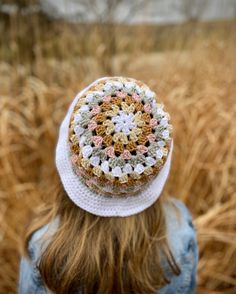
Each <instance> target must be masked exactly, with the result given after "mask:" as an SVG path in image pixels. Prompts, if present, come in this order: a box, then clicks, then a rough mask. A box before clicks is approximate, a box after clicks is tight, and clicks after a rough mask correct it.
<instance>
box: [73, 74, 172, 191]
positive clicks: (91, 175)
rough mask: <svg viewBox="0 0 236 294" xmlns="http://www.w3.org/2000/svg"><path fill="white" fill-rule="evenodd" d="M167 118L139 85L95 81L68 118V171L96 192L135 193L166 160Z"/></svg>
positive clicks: (129, 81)
mask: <svg viewBox="0 0 236 294" xmlns="http://www.w3.org/2000/svg"><path fill="white" fill-rule="evenodd" d="M169 119H170V118H169V114H168V113H166V112H165V111H164V110H163V105H161V104H158V103H157V101H156V95H155V93H154V92H152V91H151V90H150V89H149V88H148V87H147V86H146V85H145V84H143V83H141V82H139V81H136V80H134V79H129V78H109V79H106V80H105V81H100V82H98V83H97V84H96V85H95V86H94V85H93V86H92V87H90V88H89V89H88V90H87V91H86V92H85V93H84V94H83V95H82V97H80V98H79V100H78V102H77V104H76V106H75V107H74V110H73V114H72V116H71V119H70V125H69V145H70V158H71V162H72V166H73V170H74V172H75V173H76V174H77V175H78V176H79V177H80V179H81V180H82V181H83V182H84V183H85V184H86V185H87V186H89V188H91V189H92V190H95V191H96V192H97V193H103V194H105V195H107V196H122V195H123V196H125V195H127V194H129V195H131V194H135V193H137V192H139V191H140V190H142V189H143V188H144V187H145V186H146V184H148V183H149V182H150V181H151V180H152V179H153V178H154V177H156V176H157V175H158V173H159V171H160V169H161V168H162V167H163V165H164V163H165V161H166V158H167V156H168V153H169V149H170V142H171V137H170V133H171V130H172V127H171V125H170V124H169Z"/></svg>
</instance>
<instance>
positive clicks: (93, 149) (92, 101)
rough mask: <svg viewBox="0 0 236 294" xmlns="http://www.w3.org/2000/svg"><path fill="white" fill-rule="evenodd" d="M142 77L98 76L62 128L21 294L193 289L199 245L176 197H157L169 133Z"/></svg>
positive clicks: (23, 268) (28, 247)
mask: <svg viewBox="0 0 236 294" xmlns="http://www.w3.org/2000/svg"><path fill="white" fill-rule="evenodd" d="M171 130H172V127H171V125H170V118H169V114H168V113H167V112H165V111H164V110H163V106H162V105H161V104H158V102H157V100H156V96H155V93H154V92H152V91H151V90H150V89H149V88H148V87H147V86H146V85H145V84H143V83H142V82H139V81H136V80H134V79H129V78H121V77H114V78H102V79H99V80H97V81H95V82H94V83H92V84H91V85H90V86H88V87H87V88H86V89H84V90H83V91H82V92H80V93H79V94H78V95H77V96H76V97H75V99H74V100H73V102H72V104H71V106H70V108H69V110H68V112H67V114H66V116H65V118H64V120H63V122H62V125H61V127H60V133H59V139H58V143H57V148H56V167H57V170H58V174H59V176H60V181H59V184H58V187H57V188H58V191H57V193H55V201H54V203H53V205H52V206H51V207H46V208H45V209H44V210H42V211H41V213H40V215H39V216H38V218H37V219H36V220H35V222H34V223H32V224H31V227H30V228H29V231H28V234H27V237H26V242H25V257H23V258H22V259H21V265H20V280H19V293H20V294H27V293H30V294H33V293H58V294H67V293H70V294H71V293H72V294H73V293H86V294H91V293H92V294H94V293H99V294H108V293H109V294H111V293H112V294H113V293H115V294H116V293H121V294H123V293H128V294H129V293H135V294H136V293H141V294H144V293H147V294H150V293H181V294H184V293H194V291H195V280H196V268H197V262H198V252H197V243H196V235H195V230H194V227H193V224H192V221H191V216H190V214H189V212H188V210H187V208H186V207H185V206H184V204H183V203H181V202H179V201H177V200H174V199H172V198H168V199H163V196H161V197H160V195H161V192H162V190H163V187H164V185H165V182H166V180H167V177H168V174H169V170H170V164H171V155H172V150H173V140H172V137H171Z"/></svg>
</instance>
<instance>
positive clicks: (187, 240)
mask: <svg viewBox="0 0 236 294" xmlns="http://www.w3.org/2000/svg"><path fill="white" fill-rule="evenodd" d="M164 211H165V218H166V229H167V237H168V241H169V246H170V249H171V251H172V252H173V254H174V256H175V258H176V259H177V260H178V259H180V256H181V255H182V254H184V253H186V252H188V251H189V248H190V247H191V246H194V244H195V245H196V230H195V227H194V224H193V220H192V216H191V213H190V212H189V210H188V208H187V207H186V206H185V204H184V203H183V202H182V201H180V200H177V199H175V198H169V199H168V201H166V202H165V204H164Z"/></svg>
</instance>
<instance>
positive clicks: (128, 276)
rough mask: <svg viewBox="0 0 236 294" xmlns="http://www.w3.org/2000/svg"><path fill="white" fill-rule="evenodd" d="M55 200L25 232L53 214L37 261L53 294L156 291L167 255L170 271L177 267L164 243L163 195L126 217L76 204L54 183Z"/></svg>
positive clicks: (42, 222)
mask: <svg viewBox="0 0 236 294" xmlns="http://www.w3.org/2000/svg"><path fill="white" fill-rule="evenodd" d="M55 197H56V199H55V200H54V202H53V203H52V204H51V205H46V206H45V207H44V208H43V209H41V211H40V213H39V214H38V216H37V218H36V219H35V220H34V221H33V222H32V223H31V225H30V228H28V232H27V234H26V240H25V253H26V254H27V248H28V242H29V240H30V238H31V236H32V234H33V233H34V232H35V231H36V230H38V229H39V228H40V227H42V226H43V225H45V224H47V223H49V222H50V221H52V220H53V219H55V217H58V218H59V220H60V221H59V225H58V228H57V230H56V231H55V233H54V235H53V236H52V238H51V239H50V242H49V244H48V245H47V247H46V249H45V250H44V251H43V252H42V255H41V256H40V260H39V271H40V274H41V278H42V281H43V282H44V284H45V286H46V287H47V288H48V289H50V290H51V291H52V292H54V293H57V294H62V293H63V294H67V293H68V294H69V293H70V294H73V293H78V290H79V289H80V291H81V293H86V294H94V293H98V294H111V293H112V294H116V293H119V294H123V293H142V294H146V293H147V294H150V293H154V292H155V291H156V290H157V289H159V288H161V287H163V286H164V285H165V284H167V283H168V280H167V279H166V277H165V272H164V270H163V269H162V265H161V257H162V259H163V258H165V259H166V261H167V264H169V266H170V269H171V271H172V272H173V273H174V274H179V273H180V270H179V268H178V266H177V264H176V262H175V260H174V257H173V255H172V253H171V250H170V248H169V246H168V242H167V236H166V224H165V215H164V210H163V201H164V200H162V197H160V198H159V200H157V201H156V203H155V204H153V205H152V206H151V207H149V208H148V209H146V210H145V211H143V212H141V213H139V214H137V215H133V216H129V217H100V216H96V215H92V214H90V213H89V212H87V211H85V210H83V209H81V208H79V207H77V206H76V205H75V204H74V203H73V202H72V201H71V200H70V199H69V197H68V196H67V195H66V192H65V191H64V189H63V187H62V185H61V183H59V184H58V191H57V193H55Z"/></svg>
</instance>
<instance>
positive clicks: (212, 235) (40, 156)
mask: <svg viewBox="0 0 236 294" xmlns="http://www.w3.org/2000/svg"><path fill="white" fill-rule="evenodd" d="M8 21H9V20H6V21H5V23H7V22H8ZM32 22H35V20H32ZM5 23H3V22H1V23H0V32H3V30H4V28H6V27H5ZM35 23H36V25H37V21H36V22H35ZM20 24H21V25H20V28H19V30H18V31H17V32H16V31H15V29H16V26H17V25H19V23H18V22H17V21H16V20H10V26H9V28H8V30H7V31H4V35H2V33H1V38H2V40H3V41H4V42H5V44H3V43H2V44H1V45H0V57H1V61H0V113H1V115H0V201H1V205H0V240H1V242H0V293H3V294H5V293H16V287H17V279H18V265H19V257H20V248H21V244H22V243H21V242H22V236H23V234H24V230H25V227H26V225H27V223H28V222H29V221H30V219H31V216H32V214H33V213H35V212H36V211H37V207H38V205H39V204H40V203H42V201H44V197H45V195H49V196H50V193H49V191H50V192H51V186H52V181H53V179H54V175H55V173H56V171H55V166H54V150H55V144H56V140H57V133H58V127H59V124H60V122H61V120H62V118H63V115H64V114H65V111H66V109H67V107H68V105H69V103H70V101H71V100H72V99H73V97H74V96H75V94H76V93H77V92H78V91H79V90H81V89H82V88H83V87H84V86H86V85H87V84H89V83H90V82H92V81H93V80H94V79H96V78H98V77H101V76H105V75H108V74H112V75H124V76H129V77H133V78H136V79H140V80H143V81H144V82H145V83H147V84H148V85H149V86H150V87H151V88H152V89H153V90H155V91H156V93H157V96H158V99H159V100H160V101H162V102H164V103H165V104H166V108H167V109H168V111H169V113H170V115H171V118H172V124H173V126H174V141H175V147H174V159H173V164H172V170H171V175H170V179H169V182H168V184H167V186H166V189H165V193H166V194H170V195H174V196H175V197H177V198H179V199H182V200H183V201H184V202H185V203H186V204H187V205H188V207H189V209H190V211H191V212H192V214H193V218H194V224H195V225H196V228H197V234H198V242H199V248H200V261H199V266H198V293H207V294H208V293H210V294H218V293H236V193H235V190H236V189H235V186H236V185H235V184H236V183H235V176H236V170H235V168H236V161H235V153H236V144H235V138H236V122H235V117H236V97H235V96H236V61H235V60H236V58H235V37H234V34H233V33H232V32H233V31H235V26H236V24H235V23H234V22H233V23H231V24H229V25H227V29H226V30H223V31H222V30H221V25H219V24H217V25H216V26H215V27H213V29H211V31H210V32H209V31H207V30H206V29H204V30H203V31H202V32H204V33H201V34H200V33H198V30H197V29H195V30H194V35H191V33H192V32H193V30H190V31H188V29H185V28H184V34H181V30H176V29H175V30H172V34H171V36H169V37H168V32H169V31H167V33H166V36H167V37H166V40H165V38H164V37H163V35H165V34H164V33H162V30H158V31H156V30H153V31H152V30H150V29H148V31H145V29H144V28H140V27H139V28H137V32H138V33H137V32H136V33H134V34H133V35H132V34H131V36H130V38H128V41H127V34H128V33H126V35H125V34H124V36H125V37H124V38H122V33H121V31H120V30H119V29H117V31H116V32H117V36H118V37H117V38H116V39H115V41H116V49H115V50H114V48H113V50H114V51H112V50H111V48H112V47H107V46H106V41H107V42H108V39H107V38H108V35H109V34H108V35H102V32H101V31H100V30H99V29H98V28H96V29H91V32H92V31H93V32H95V33H94V42H95V43H94V48H96V50H95V51H93V50H92V48H91V46H92V45H91V44H93V38H92V37H91V36H90V38H89V42H90V43H89V44H87V46H89V48H87V49H86V48H85V45H84V44H83V48H78V50H77V49H76V48H75V46H76V44H77V45H78V46H79V44H80V41H81V38H82V41H83V42H86V40H85V39H84V38H85V36H84V35H83V36H82V37H81V35H78V36H77V42H76V41H75V39H74V37H75V35H74V34H75V31H74V27H72V28H70V27H69V26H67V25H63V26H59V25H58V27H59V29H58V30H57V31H55V25H54V24H50V26H51V27H50V28H51V30H49V33H48V34H49V36H50V38H49V37H48V39H47V35H46V36H45V35H44V34H45V30H44V31H43V34H41V31H40V30H41V29H42V30H43V28H40V27H39V26H33V34H32V36H31V37H28V38H29V39H30V38H32V39H33V41H32V40H31V41H30V40H29V44H28V43H27V34H25V35H24V33H27V31H26V27H27V26H26V25H25V24H23V22H22V23H20ZM33 24H34V23H33ZM48 25H49V24H48ZM31 29H32V28H31ZM113 29H114V30H115V29H116V28H113ZM20 30H23V32H24V33H20V32H21V31H20ZM53 32H55V39H53V38H52V37H53ZM147 32H148V34H147ZM165 32H166V31H165ZM212 32H213V33H212ZM99 34H100V35H99ZM137 34H138V35H139V36H140V39H139V44H137V43H135V42H136V39H137V38H135V36H137ZM128 35H129V34H128ZM147 35H148V36H149V38H148V40H147V42H146V43H145V38H147V37H146V36H147ZM190 35H191V36H192V37H191V42H190V41H189V40H188V39H190ZM17 36H18V39H17V38H16V37H17ZM42 36H43V37H44V39H43V40H42ZM95 36H96V38H95ZM101 36H102V37H101ZM158 36H161V40H162V41H161V42H162V43H161V44H159V43H158V40H157V39H158ZM178 36H179V37H178ZM188 36H189V38H188ZM172 37H173V38H175V43H173V40H171V41H170V38H172ZM21 38H23V39H22V40H21ZM63 38H64V39H63ZM45 39H47V42H46V41H45ZM186 39H187V41H186ZM17 40H18V41H17ZM101 40H103V42H101ZM104 40H105V41H104ZM150 40H152V42H151V41H150ZM153 40H154V41H153ZM183 40H184V42H185V45H184V46H183ZM82 41H81V42H82ZM45 42H46V43H45ZM91 42H92V43H91ZM96 42H97V43H96ZM112 42H114V40H113V41H112ZM150 42H151V43H150ZM31 43H32V44H31ZM6 44H8V45H6ZM30 44H31V45H30ZM107 44H110V43H109V42H108V43H107ZM112 44H113V43H112ZM112 44H110V45H109V46H111V45H112ZM143 44H145V46H144V45H143ZM173 44H175V45H173ZM113 45H114V44H113ZM30 46H31V47H30ZM32 46H33V47H32ZM70 46H71V48H73V49H71V52H70ZM86 50H90V51H89V52H90V53H91V54H90V53H89V54H86ZM32 51H33V53H32Z"/></svg>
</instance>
